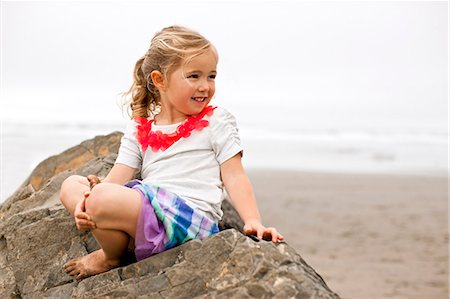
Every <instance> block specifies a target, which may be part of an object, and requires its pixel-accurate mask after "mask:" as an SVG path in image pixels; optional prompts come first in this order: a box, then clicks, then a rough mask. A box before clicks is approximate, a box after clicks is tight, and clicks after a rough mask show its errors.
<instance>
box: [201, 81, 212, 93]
mask: <svg viewBox="0 0 450 299" xmlns="http://www.w3.org/2000/svg"><path fill="white" fill-rule="evenodd" d="M209 89H210V86H209V82H208V81H207V80H202V81H201V82H200V85H199V86H198V90H199V91H209Z"/></svg>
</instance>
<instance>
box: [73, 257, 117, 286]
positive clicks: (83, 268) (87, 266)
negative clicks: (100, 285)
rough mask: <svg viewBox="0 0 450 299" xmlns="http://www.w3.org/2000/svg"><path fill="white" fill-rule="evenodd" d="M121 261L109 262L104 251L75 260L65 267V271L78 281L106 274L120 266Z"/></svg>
mask: <svg viewBox="0 0 450 299" xmlns="http://www.w3.org/2000/svg"><path fill="white" fill-rule="evenodd" d="M119 264H120V260H117V261H111V260H107V259H106V257H105V253H104V252H103V250H102V249H99V250H97V251H94V252H91V253H90V254H88V255H85V256H82V257H79V258H76V259H73V260H71V261H69V262H67V263H66V264H65V265H64V270H65V271H66V272H67V274H69V275H70V276H73V277H74V278H76V279H77V280H81V279H83V278H86V277H89V276H92V275H96V274H99V273H103V272H106V271H108V270H110V269H112V268H114V267H117V266H119Z"/></svg>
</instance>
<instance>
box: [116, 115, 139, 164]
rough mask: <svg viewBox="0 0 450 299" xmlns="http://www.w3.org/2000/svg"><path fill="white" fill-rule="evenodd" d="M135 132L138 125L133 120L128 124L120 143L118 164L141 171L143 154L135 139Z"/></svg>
mask: <svg viewBox="0 0 450 299" xmlns="http://www.w3.org/2000/svg"><path fill="white" fill-rule="evenodd" d="M135 132H136V123H135V122H134V121H133V120H131V121H129V122H128V123H127V127H126V131H125V134H124V135H123V136H122V139H121V141H120V147H119V153H118V155H117V159H116V163H118V164H124V165H127V166H130V167H132V168H135V169H141V164H142V152H141V149H140V146H139V143H138V141H137V139H136V137H135Z"/></svg>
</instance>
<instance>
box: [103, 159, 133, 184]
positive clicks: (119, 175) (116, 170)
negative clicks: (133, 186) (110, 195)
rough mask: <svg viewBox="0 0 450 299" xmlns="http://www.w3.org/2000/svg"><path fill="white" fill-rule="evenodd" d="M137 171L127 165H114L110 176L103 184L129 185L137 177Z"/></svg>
mask: <svg viewBox="0 0 450 299" xmlns="http://www.w3.org/2000/svg"><path fill="white" fill-rule="evenodd" d="M135 173H136V169H135V168H132V167H130V166H127V165H125V164H119V163H117V164H114V166H113V167H112V168H111V170H110V171H109V173H108V175H107V176H106V178H105V179H104V180H102V182H103V183H114V184H119V185H125V184H126V183H128V182H129V181H130V180H131V179H132V178H133V177H134V175H135Z"/></svg>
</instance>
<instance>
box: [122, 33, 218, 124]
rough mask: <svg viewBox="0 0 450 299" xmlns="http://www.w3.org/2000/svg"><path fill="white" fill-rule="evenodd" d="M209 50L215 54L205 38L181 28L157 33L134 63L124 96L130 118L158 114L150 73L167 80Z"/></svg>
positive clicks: (158, 102)
mask: <svg viewBox="0 0 450 299" xmlns="http://www.w3.org/2000/svg"><path fill="white" fill-rule="evenodd" d="M210 49H212V50H213V51H214V53H215V54H216V55H217V52H216V50H215V48H214V46H213V45H212V44H211V43H210V42H209V41H208V40H207V39H206V38H205V37H203V36H202V35H200V34H199V33H197V32H195V31H192V30H190V29H188V28H185V27H181V26H170V27H166V28H164V29H162V30H161V31H159V32H157V33H156V34H155V36H154V37H153V38H152V41H151V43H150V47H149V49H148V51H147V53H145V55H144V56H143V57H141V58H140V59H139V60H138V61H137V62H136V65H135V67H134V72H133V79H134V81H133V84H132V85H131V87H130V89H129V90H128V91H127V92H125V93H124V95H125V96H126V97H128V100H127V102H126V103H125V105H127V106H128V105H129V107H130V108H131V112H132V114H131V117H132V118H136V117H145V118H147V117H149V116H152V117H154V116H155V115H156V114H157V113H158V109H159V108H158V107H159V106H160V94H159V91H158V89H157V88H156V87H155V86H154V84H153V81H152V79H151V77H150V75H151V73H152V72H153V71H155V70H157V71H159V72H161V73H162V74H163V76H164V78H165V79H167V78H168V76H169V75H170V74H171V72H173V71H174V70H175V69H176V68H177V67H179V66H182V65H183V64H184V63H188V62H189V61H190V60H191V59H192V58H194V57H196V56H198V55H201V54H202V53H204V52H206V51H207V50H210ZM130 95H131V100H130V99H129V96H130Z"/></svg>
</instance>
